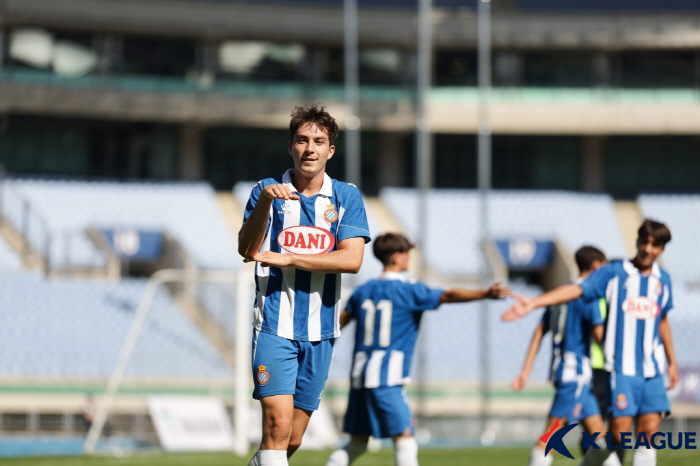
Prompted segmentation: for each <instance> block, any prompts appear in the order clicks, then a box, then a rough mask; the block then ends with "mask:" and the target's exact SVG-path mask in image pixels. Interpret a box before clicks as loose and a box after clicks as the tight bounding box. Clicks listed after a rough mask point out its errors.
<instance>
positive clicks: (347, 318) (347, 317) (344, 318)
mask: <svg viewBox="0 0 700 466" xmlns="http://www.w3.org/2000/svg"><path fill="white" fill-rule="evenodd" d="M354 318H355V317H354V316H353V315H352V314H350V313H349V312H348V311H347V309H343V312H341V313H340V318H339V319H338V320H339V322H340V328H341V330H342V328H343V327H345V326H346V325H348V324H349V323H350V322H352V319H354Z"/></svg>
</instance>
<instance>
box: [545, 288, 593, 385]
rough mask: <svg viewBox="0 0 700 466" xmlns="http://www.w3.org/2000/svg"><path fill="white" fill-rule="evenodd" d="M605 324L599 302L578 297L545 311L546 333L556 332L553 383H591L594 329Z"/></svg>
mask: <svg viewBox="0 0 700 466" xmlns="http://www.w3.org/2000/svg"><path fill="white" fill-rule="evenodd" d="M582 281H583V280H581V279H579V280H577V281H576V282H575V283H577V284H580V283H581V282H582ZM604 322H605V318H604V317H603V315H602V313H601V308H600V302H599V300H597V299H593V300H586V299H584V298H578V299H575V300H573V301H569V302H568V303H564V304H559V305H557V306H550V307H548V308H547V310H546V311H544V314H543V315H542V324H543V325H544V331H545V332H547V331H549V330H551V331H552V365H551V368H550V370H551V372H550V379H551V380H552V382H555V383H557V382H560V383H566V382H580V381H582V382H584V383H588V382H590V380H591V375H592V369H591V361H590V347H591V340H592V333H591V332H592V331H593V327H595V326H596V325H601V324H603V323H604Z"/></svg>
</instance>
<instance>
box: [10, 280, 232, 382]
mask: <svg viewBox="0 0 700 466" xmlns="http://www.w3.org/2000/svg"><path fill="white" fill-rule="evenodd" d="M145 286H146V280H145V279H125V280H122V281H120V282H118V283H112V282H97V281H91V280H79V279H58V280H47V279H44V278H42V277H39V276H33V275H26V274H3V275H2V276H1V278H0V309H2V312H0V341H2V342H3V343H2V345H0V377H32V378H58V379H70V378H86V379H104V378H106V377H108V376H109V375H110V373H111V371H112V369H113V368H114V365H115V363H116V361H117V357H118V355H119V352H120V351H121V348H122V345H123V343H124V339H125V337H126V334H127V331H128V330H129V327H130V325H131V322H132V320H133V317H134V314H135V311H136V307H137V306H138V303H139V301H140V299H141V296H142V295H143V292H144V289H145ZM125 376H126V377H127V378H129V377H131V378H139V379H143V378H146V379H148V378H165V379H193V378H204V377H207V378H214V379H224V380H228V379H230V378H231V377H232V370H231V369H229V368H228V366H227V365H226V364H225V362H224V361H223V360H222V359H221V357H220V356H219V355H218V353H217V352H216V350H215V349H214V348H213V347H212V346H211V345H210V343H209V342H208V341H207V339H206V338H205V336H204V335H203V334H202V333H201V332H200V331H199V329H198V328H197V327H196V326H195V325H194V324H193V323H192V322H191V321H190V320H189V319H188V318H187V317H186V316H184V315H183V314H182V313H181V312H180V310H179V309H178V307H177V306H176V305H175V304H174V303H173V302H172V300H171V299H170V297H169V295H168V293H167V292H166V291H165V290H164V289H160V290H158V292H157V293H156V296H155V299H154V301H153V305H152V307H151V309H150V310H149V314H148V316H147V318H146V321H145V323H144V326H143V328H142V331H141V334H140V336H139V339H138V341H137V343H136V346H135V348H134V352H133V354H132V357H131V360H130V362H129V365H128V367H127V370H126V374H125Z"/></svg>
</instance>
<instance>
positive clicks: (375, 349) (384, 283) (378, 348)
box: [345, 272, 443, 388]
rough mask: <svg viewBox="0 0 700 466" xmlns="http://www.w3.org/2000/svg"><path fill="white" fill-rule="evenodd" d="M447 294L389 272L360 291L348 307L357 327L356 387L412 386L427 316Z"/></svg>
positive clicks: (353, 370)
mask: <svg viewBox="0 0 700 466" xmlns="http://www.w3.org/2000/svg"><path fill="white" fill-rule="evenodd" d="M442 294H443V290H440V289H433V288H428V287H427V286H425V285H424V284H423V283H420V282H409V281H408V280H407V279H406V277H405V276H404V275H403V274H400V273H398V272H384V273H383V274H382V275H381V277H380V278H379V279H376V280H370V281H369V282H367V283H365V284H364V285H362V286H359V287H358V288H357V289H355V291H354V292H353V294H352V296H351V297H350V300H349V301H348V303H347V306H346V308H345V310H346V311H347V312H348V313H350V315H352V316H353V317H354V318H355V320H356V323H357V327H356V330H355V351H354V356H353V365H352V373H351V379H352V387H353V388H377V387H391V386H396V385H403V384H405V383H407V382H408V380H409V371H410V369H411V359H412V358H413V349H414V347H415V346H416V339H417V338H418V326H419V325H420V320H421V316H422V315H423V311H426V310H430V309H435V308H437V307H438V306H439V305H440V297H441V296H442Z"/></svg>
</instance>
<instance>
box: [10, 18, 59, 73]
mask: <svg viewBox="0 0 700 466" xmlns="http://www.w3.org/2000/svg"><path fill="white" fill-rule="evenodd" d="M53 48H54V44H53V36H52V35H51V34H50V33H49V32H47V31H45V30H43V29H37V28H22V29H15V30H14V31H12V33H11V34H10V50H9V54H10V58H12V59H13V60H17V61H20V62H22V63H26V64H27V65H30V66H33V67H35V68H44V69H46V68H48V67H49V66H51V60H52V59H53V54H54V49H53Z"/></svg>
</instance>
